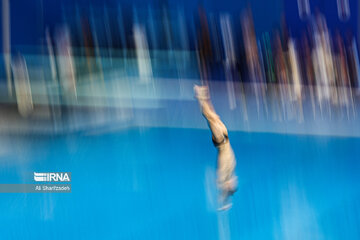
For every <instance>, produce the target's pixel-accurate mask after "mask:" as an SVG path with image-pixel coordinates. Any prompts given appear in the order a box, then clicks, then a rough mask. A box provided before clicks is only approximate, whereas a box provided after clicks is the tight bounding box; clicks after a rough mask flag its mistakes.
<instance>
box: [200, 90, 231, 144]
mask: <svg viewBox="0 0 360 240" xmlns="http://www.w3.org/2000/svg"><path fill="white" fill-rule="evenodd" d="M194 90H195V93H196V97H197V98H198V100H199V104H200V108H201V111H202V114H203V115H204V117H205V118H206V120H207V122H208V124H209V127H210V130H211V132H212V135H213V136H214V140H215V141H217V142H221V141H223V140H224V135H227V134H228V133H227V129H226V127H225V125H224V123H223V122H222V121H221V120H220V117H219V116H218V115H217V114H216V112H215V110H214V107H213V106H212V104H211V102H210V98H209V92H208V87H204V86H203V87H199V86H195V87H194Z"/></svg>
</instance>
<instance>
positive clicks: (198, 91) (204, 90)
mask: <svg viewBox="0 0 360 240" xmlns="http://www.w3.org/2000/svg"><path fill="white" fill-rule="evenodd" d="M194 92H195V97H196V98H197V99H199V100H208V99H210V94H209V87H208V86H198V85H195V86H194Z"/></svg>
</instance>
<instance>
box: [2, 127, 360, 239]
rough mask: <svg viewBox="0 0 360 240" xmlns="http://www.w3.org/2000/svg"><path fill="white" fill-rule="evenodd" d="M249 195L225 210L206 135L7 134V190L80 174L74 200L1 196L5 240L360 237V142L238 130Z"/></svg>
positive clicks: (162, 131) (242, 192) (244, 191)
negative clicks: (44, 177) (59, 174)
mask: <svg viewBox="0 0 360 240" xmlns="http://www.w3.org/2000/svg"><path fill="white" fill-rule="evenodd" d="M230 142H231V144H232V146H233V148H234V151H235V154H236V156H237V164H238V165H237V168H236V173H237V175H238V177H239V188H238V192H237V193H236V194H235V196H234V199H233V204H234V205H233V208H232V209H231V210H230V211H228V212H222V213H219V212H217V211H216V207H217V206H216V188H215V166H216V149H215V148H214V147H213V146H212V143H211V135H210V132H209V131H208V130H194V129H171V128H133V129H126V130H119V131H117V132H111V133H96V134H95V133H94V134H88V133H77V134H73V135H60V136H47V135H26V136H20V135H7V136H5V135H3V136H1V141H0V145H2V147H0V157H1V161H0V164H1V167H0V181H1V183H19V182H27V181H28V180H27V179H28V176H29V175H31V174H32V172H34V171H38V172H41V171H44V172H49V171H69V172H72V192H71V193H28V194H25V193H2V194H1V196H0V213H1V214H0V229H1V230H0V236H1V239H261V240H262V239H275V240H280V239H281V240H282V239H289V240H290V239H291V240H297V239H302V240H303V239H326V240H329V239H330V240H332V239H339V240H343V239H360V230H359V229H360V219H359V216H360V201H359V200H360V188H359V180H360V174H359V172H360V164H359V156H360V148H359V146H360V139H358V138H332V137H320V136H297V135H278V134H264V133H243V132H230Z"/></svg>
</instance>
